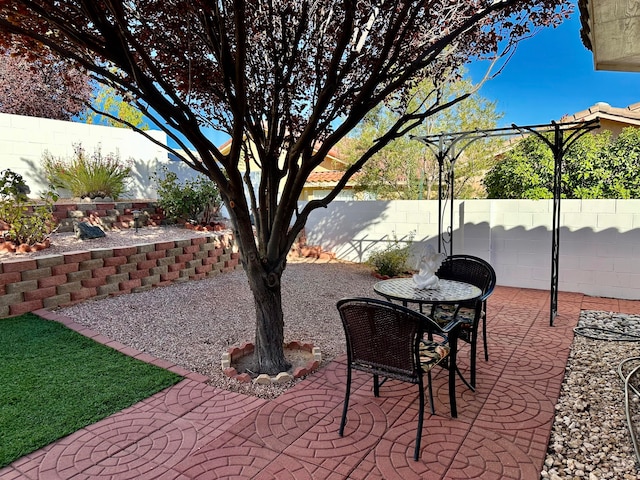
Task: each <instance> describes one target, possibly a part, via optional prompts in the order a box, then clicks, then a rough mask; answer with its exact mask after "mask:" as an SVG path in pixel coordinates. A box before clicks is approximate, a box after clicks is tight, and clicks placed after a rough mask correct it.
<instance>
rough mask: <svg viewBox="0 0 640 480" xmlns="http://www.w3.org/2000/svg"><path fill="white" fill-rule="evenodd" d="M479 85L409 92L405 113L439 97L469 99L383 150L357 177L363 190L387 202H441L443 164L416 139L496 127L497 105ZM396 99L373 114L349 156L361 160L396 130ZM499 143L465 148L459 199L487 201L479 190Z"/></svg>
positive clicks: (458, 171)
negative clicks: (419, 200) (482, 91)
mask: <svg viewBox="0 0 640 480" xmlns="http://www.w3.org/2000/svg"><path fill="white" fill-rule="evenodd" d="M476 89H477V86H474V85H473V84H472V83H471V82H470V81H469V80H459V81H457V82H454V83H451V84H446V85H443V86H442V87H441V91H440V92H437V91H436V88H435V87H434V85H433V82H431V81H430V80H424V81H422V82H420V83H419V84H418V85H416V86H415V87H414V88H413V89H412V90H411V92H410V100H409V102H408V104H407V107H406V108H405V111H404V112H402V113H406V110H407V109H409V110H411V109H415V108H416V106H417V105H420V104H425V103H429V102H430V101H434V100H436V99H437V98H438V96H441V97H444V98H448V99H450V98H459V97H462V96H463V95H467V94H469V96H468V97H466V98H465V99H464V100H462V101H460V102H458V103H456V104H455V105H453V106H452V107H451V108H448V109H446V110H443V111H440V112H438V113H437V114H435V115H433V116H431V117H429V118H428V119H426V120H425V121H424V122H423V123H422V124H420V125H418V126H416V127H415V128H414V129H413V130H411V131H410V132H407V133H405V135H403V136H402V137H400V138H398V139H396V140H393V141H392V142H390V143H389V144H388V145H387V146H386V147H385V148H383V149H382V150H380V151H379V152H378V153H377V154H376V155H375V156H373V158H372V159H371V160H369V161H368V162H367V163H366V164H365V165H364V166H363V168H362V171H361V175H359V176H358V187H357V188H358V190H361V191H366V192H368V193H370V194H373V195H374V196H375V197H376V198H378V199H382V200H388V199H404V200H417V199H423V198H426V199H430V198H437V193H438V191H437V185H438V177H439V165H438V160H437V158H436V156H435V153H434V151H433V150H432V149H431V148H429V147H428V146H426V145H425V144H424V143H421V142H419V141H417V140H415V139H414V138H412V136H424V135H432V134H435V133H444V132H465V131H471V130H481V129H490V128H495V127H496V125H497V121H498V119H499V118H500V117H501V116H502V115H501V114H499V113H497V112H496V104H495V102H490V101H488V100H486V99H485V98H482V97H481V96H480V95H478V93H477V91H476ZM398 103H399V102H398V101H397V100H396V101H394V102H393V103H391V104H382V105H379V106H377V107H376V108H375V109H373V110H372V111H371V112H369V114H367V116H366V117H365V118H364V120H363V121H362V122H361V123H360V125H359V126H358V127H357V128H356V129H355V130H354V132H353V133H352V134H351V135H350V137H352V138H350V139H349V140H350V141H349V142H345V143H344V144H345V147H346V151H347V157H348V158H349V159H351V161H353V162H355V161H357V160H358V159H359V158H360V157H361V155H362V154H363V153H364V152H366V151H367V150H368V149H369V148H371V145H372V144H373V143H374V142H375V141H376V139H377V138H379V137H380V136H382V135H384V133H385V132H386V131H388V130H389V128H390V127H391V126H392V125H393V123H394V122H395V121H396V120H397V118H398V117H399V116H400V115H402V113H399V110H400V106H399V104H398ZM495 145H496V142H495V141H491V140H482V141H476V142H473V143H471V144H470V145H469V147H468V148H466V149H465V151H464V154H463V155H462V156H461V158H460V159H459V160H458V161H457V162H456V164H455V180H456V185H455V196H456V198H473V197H483V196H484V191H483V190H482V189H481V188H479V187H480V182H479V178H481V176H482V174H483V173H484V172H485V171H486V170H487V169H488V168H489V167H490V166H492V165H493V163H495V160H494V158H495V157H494V155H493V151H494V150H495Z"/></svg>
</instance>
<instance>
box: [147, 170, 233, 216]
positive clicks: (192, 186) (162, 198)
mask: <svg viewBox="0 0 640 480" xmlns="http://www.w3.org/2000/svg"><path fill="white" fill-rule="evenodd" d="M151 179H152V180H154V181H155V183H156V187H157V190H158V205H159V206H160V207H161V208H162V209H163V210H164V213H165V216H166V217H167V218H168V219H170V220H173V221H176V220H179V219H180V220H184V221H187V222H191V223H194V224H195V223H209V222H210V221H212V219H213V217H214V216H216V215H217V214H218V212H219V211H220V205H222V198H221V197H220V191H219V190H218V187H217V186H216V184H215V183H214V182H213V181H212V180H210V179H208V178H206V177H204V176H202V175H198V176H197V177H195V178H192V179H187V180H185V181H184V183H180V182H179V181H178V175H176V174H175V173H174V172H171V171H169V169H167V167H162V168H161V175H158V174H157V173H154V174H153V176H152V177H151Z"/></svg>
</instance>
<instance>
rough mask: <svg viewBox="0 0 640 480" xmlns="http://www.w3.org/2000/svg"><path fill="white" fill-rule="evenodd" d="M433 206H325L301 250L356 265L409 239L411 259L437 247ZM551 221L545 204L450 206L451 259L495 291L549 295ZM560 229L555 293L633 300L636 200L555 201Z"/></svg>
mask: <svg viewBox="0 0 640 480" xmlns="http://www.w3.org/2000/svg"><path fill="white" fill-rule="evenodd" d="M437 205H438V204H437V201H434V200H431V201H429V200H421V201H392V202H333V203H332V204H330V205H329V207H328V208H326V209H319V210H316V211H314V212H313V213H312V215H311V217H310V219H309V222H308V223H307V228H306V232H307V239H308V243H309V244H312V245H320V246H322V247H323V248H324V249H325V250H329V251H333V252H335V253H336V254H337V256H338V257H339V258H342V259H345V260H350V261H358V262H360V261H365V260H366V259H367V258H368V257H369V255H370V253H371V252H372V251H373V250H375V249H378V248H383V247H384V246H385V245H387V242H388V241H389V240H390V239H392V238H393V232H395V233H396V235H397V237H398V238H402V237H403V236H405V235H408V234H409V233H410V232H416V234H415V237H414V244H413V251H414V252H416V253H418V252H420V251H421V249H422V248H423V247H424V245H425V244H426V243H427V242H431V243H433V245H434V246H437V241H436V238H437V234H438V226H437V222H438V210H437V208H438V206H437ZM552 215H553V202H552V201H551V200H465V201H456V202H454V233H453V237H454V245H453V253H468V254H472V255H477V256H479V257H482V258H484V259H485V260H488V261H489V262H490V263H491V264H492V265H493V266H494V268H495V270H496V274H497V279H498V284H499V285H506V286H515V287H526V288H538V289H543V290H549V288H550V285H551V241H552V238H551V237H552V234H551V228H552V222H553V219H552ZM447 223H448V222H445V224H447ZM560 224H561V230H560V250H559V251H560V260H559V288H560V290H561V291H569V292H581V293H584V294H587V295H595V296H603V297H615V298H626V299H640V200H562V203H561V222H560Z"/></svg>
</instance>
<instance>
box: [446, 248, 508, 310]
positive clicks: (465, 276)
mask: <svg viewBox="0 0 640 480" xmlns="http://www.w3.org/2000/svg"><path fill="white" fill-rule="evenodd" d="M436 275H437V276H438V277H439V278H443V279H446V280H459V281H461V282H466V283H470V284H472V285H475V286H476V287H478V288H479V289H480V290H482V296H481V297H480V298H479V300H480V301H482V302H484V301H486V299H487V298H488V297H489V295H491V293H492V292H493V289H494V288H495V286H496V272H495V270H494V269H493V267H492V266H491V265H490V264H489V262H487V261H486V260H483V259H482V258H479V257H474V256H472V255H450V256H448V257H447V258H445V259H444V261H443V262H442V265H441V266H440V268H439V269H438V271H437V272H436ZM471 303H474V302H471Z"/></svg>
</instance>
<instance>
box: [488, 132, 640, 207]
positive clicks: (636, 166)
mask: <svg viewBox="0 0 640 480" xmlns="http://www.w3.org/2000/svg"><path fill="white" fill-rule="evenodd" d="M553 168H554V162H553V154H552V153H551V150H550V149H549V148H548V147H547V146H546V145H545V144H544V143H543V142H542V140H540V139H539V138H538V137H536V136H533V135H532V136H529V137H527V138H525V139H524V140H522V141H520V142H519V143H518V144H517V145H516V146H515V147H514V148H513V149H512V150H510V151H508V152H507V153H506V154H505V156H504V158H503V159H502V160H501V161H500V162H499V163H497V164H496V165H495V167H493V168H492V169H491V170H490V171H489V172H488V173H487V175H486V176H485V178H484V180H483V181H484V183H485V185H486V187H487V192H488V195H489V198H528V199H542V198H553ZM561 195H562V198H582V199H586V198H640V129H638V128H634V127H628V128H625V129H624V130H623V131H622V132H621V133H620V135H618V137H617V138H613V136H612V135H611V132H610V131H603V132H601V133H598V134H590V135H584V136H582V137H580V138H579V139H578V140H577V141H576V142H575V143H574V144H572V145H571V147H570V148H569V149H568V150H567V152H566V153H565V155H564V158H563V160H562V184H561Z"/></svg>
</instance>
